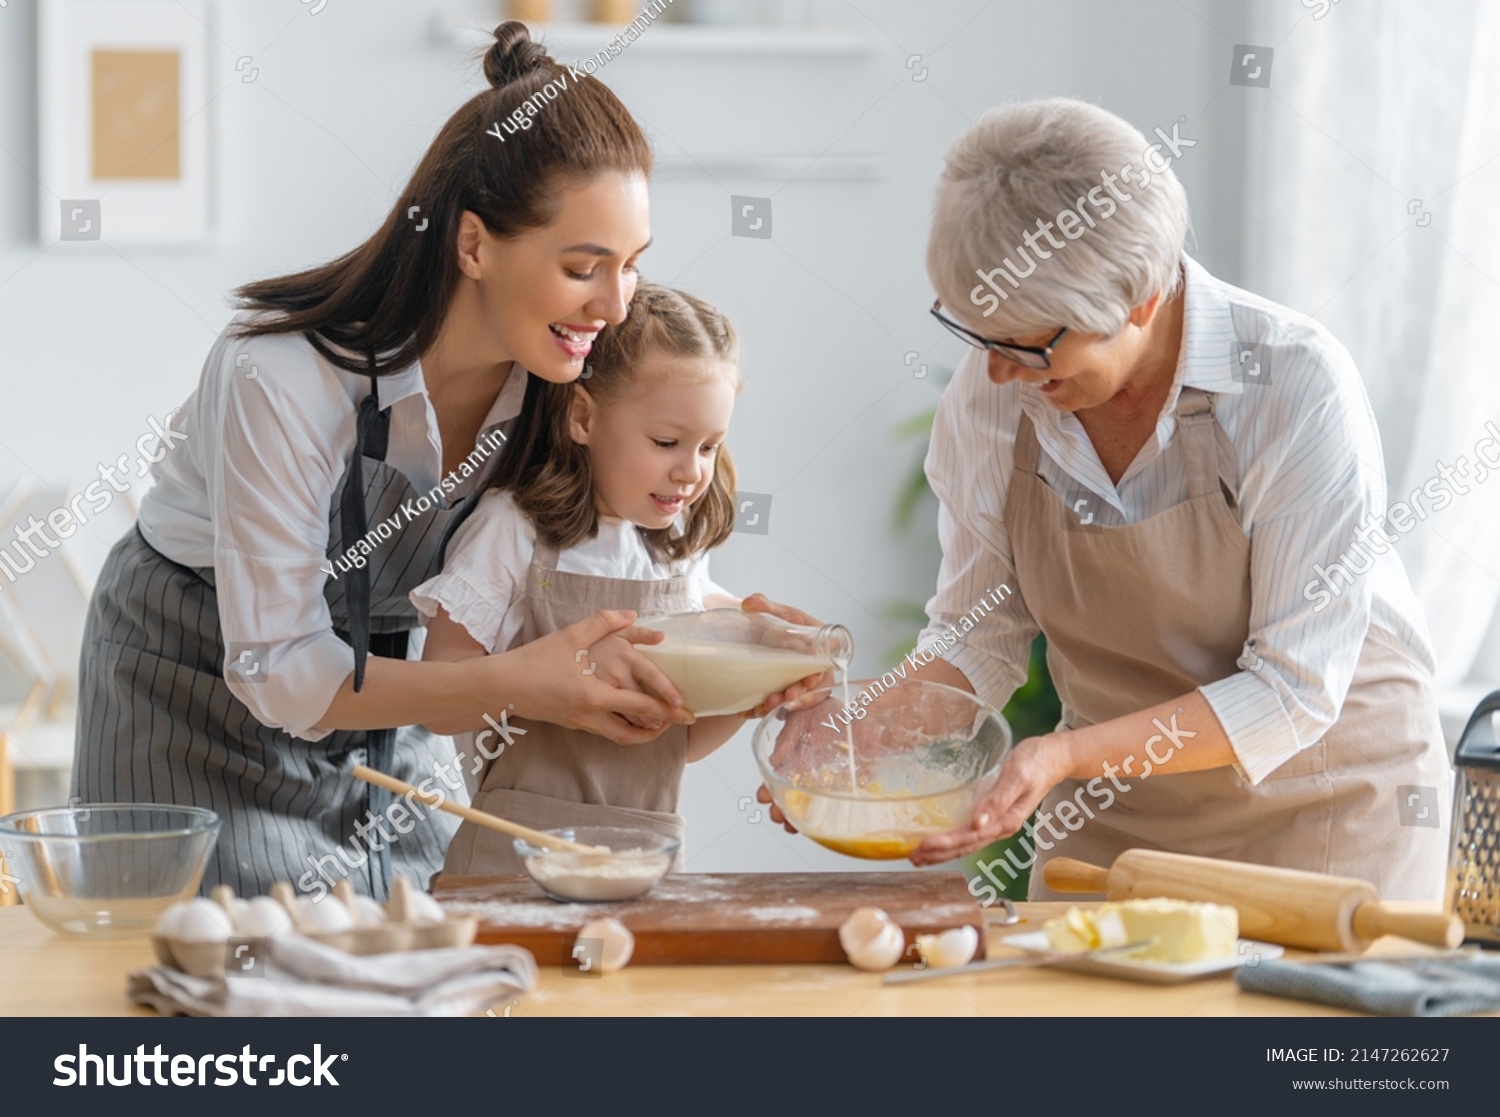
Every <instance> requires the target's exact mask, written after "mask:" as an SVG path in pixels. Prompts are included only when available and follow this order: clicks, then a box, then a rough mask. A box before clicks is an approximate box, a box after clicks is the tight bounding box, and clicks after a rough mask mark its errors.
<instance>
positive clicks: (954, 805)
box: [754, 676, 1011, 861]
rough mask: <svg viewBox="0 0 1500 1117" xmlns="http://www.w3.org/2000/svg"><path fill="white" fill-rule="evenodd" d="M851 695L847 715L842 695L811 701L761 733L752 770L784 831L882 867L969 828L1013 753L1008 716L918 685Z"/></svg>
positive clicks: (782, 709)
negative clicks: (787, 827) (933, 839)
mask: <svg viewBox="0 0 1500 1117" xmlns="http://www.w3.org/2000/svg"><path fill="white" fill-rule="evenodd" d="M887 677H889V676H887ZM848 693H849V701H848V704H847V705H846V703H845V698H844V694H843V691H842V688H836V689H834V690H832V691H829V690H817V691H813V692H811V693H810V694H807V695H804V696H803V697H802V698H801V699H798V700H797V701H795V702H790V703H784V704H783V705H780V706H778V707H776V709H774V710H772V711H771V712H770V714H768V715H767V716H766V717H765V718H763V719H762V720H761V722H760V724H759V725H758V726H757V727H756V730H755V745H754V747H755V761H756V763H757V764H758V765H759V766H760V771H761V776H762V778H763V779H764V780H765V783H766V787H767V788H769V789H770V792H771V798H772V799H773V800H774V801H775V803H776V805H777V806H778V807H780V808H781V811H782V813H783V814H785V815H786V817H787V821H788V822H790V823H791V824H792V825H793V826H795V827H796V828H797V829H798V830H799V831H801V832H802V833H803V834H805V835H807V836H808V837H809V838H811V839H812V840H813V841H815V842H818V843H819V844H820V845H824V846H827V847H828V848H829V849H832V850H836V851H838V852H839V853H845V854H848V855H849V856H851V857H863V858H866V859H868V860H875V861H891V860H896V859H897V858H902V857H906V856H908V855H909V854H910V853H911V852H912V850H914V849H916V848H917V847H918V846H919V845H921V844H922V840H923V839H924V838H926V837H927V836H928V835H930V834H941V833H943V832H945V831H948V830H953V829H956V828H957V827H960V826H967V825H968V823H969V822H970V820H971V819H972V818H973V814H974V807H975V805H976V804H977V803H978V802H979V800H980V799H982V798H983V797H984V796H985V795H986V794H987V793H988V792H989V790H990V789H991V788H992V787H994V785H995V781H996V779H998V778H999V774H1000V764H1001V762H1002V761H1003V760H1004V759H1005V755H1006V753H1008V752H1009V751H1010V747H1011V733H1010V726H1009V725H1007V724H1006V722H1005V719H1004V718H1003V717H1001V716H1000V712H999V711H998V710H996V709H995V708H994V707H993V706H990V705H988V704H987V703H985V702H982V701H980V700H979V699H978V698H976V697H974V695H972V694H969V693H968V692H967V691H963V690H958V689H957V688H955V687H950V686H945V685H943V684H941V683H931V682H924V681H921V680H908V681H906V682H902V683H898V684H897V685H896V686H895V687H892V688H889V689H888V688H886V686H885V685H884V683H883V682H882V681H881V680H879V679H863V680H858V681H855V680H851V681H850V683H849V691H848ZM846 718H847V721H848V724H847V725H846V724H845V720H846ZM851 748H852V760H853V764H852V768H851Z"/></svg>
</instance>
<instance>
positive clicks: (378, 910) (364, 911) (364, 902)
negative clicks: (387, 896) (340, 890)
mask: <svg viewBox="0 0 1500 1117" xmlns="http://www.w3.org/2000/svg"><path fill="white" fill-rule="evenodd" d="M349 909H350V910H351V911H352V912H353V913H354V925H355V926H356V927H378V926H379V925H380V924H382V923H384V922H385V908H383V907H381V906H380V905H379V904H377V903H376V902H375V901H374V900H372V899H370V897H368V896H355V897H352V898H351V899H350V900H349Z"/></svg>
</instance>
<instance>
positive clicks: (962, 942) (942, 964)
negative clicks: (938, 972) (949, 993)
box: [917, 927, 979, 969]
mask: <svg viewBox="0 0 1500 1117" xmlns="http://www.w3.org/2000/svg"><path fill="white" fill-rule="evenodd" d="M917 949H918V950H919V951H921V954H922V957H923V959H925V960H926V962H927V964H928V965H929V966H931V967H933V968H934V969H947V968H948V967H949V966H963V965H967V964H968V963H969V961H971V960H972V959H973V957H974V952H975V951H976V950H978V949H979V932H978V931H977V930H975V929H974V928H973V927H950V928H949V929H948V930H946V931H944V932H943V933H942V934H940V935H918V936H917Z"/></svg>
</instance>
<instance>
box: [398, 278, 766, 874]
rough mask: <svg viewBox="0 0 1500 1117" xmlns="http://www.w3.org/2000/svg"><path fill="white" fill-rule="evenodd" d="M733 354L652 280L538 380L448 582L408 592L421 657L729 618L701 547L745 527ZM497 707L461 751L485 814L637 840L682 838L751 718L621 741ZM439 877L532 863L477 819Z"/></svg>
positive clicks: (732, 343) (624, 650)
mask: <svg viewBox="0 0 1500 1117" xmlns="http://www.w3.org/2000/svg"><path fill="white" fill-rule="evenodd" d="M738 352H739V343H738V339H737V337H736V335H735V332H734V330H733V328H732V327H731V326H730V324H729V321H728V320H727V319H726V318H725V317H724V316H723V315H722V314H720V313H719V312H718V311H717V310H715V309H714V308H713V307H711V306H709V305H708V304H707V303H704V302H702V301H701V300H699V299H695V298H693V297H692V296H691V295H687V294H684V293H683V292H680V291H676V290H672V289H670V288H667V287H661V286H657V285H655V284H651V283H644V282H643V283H641V284H640V285H639V287H638V289H637V291H636V294H635V298H634V300H633V301H632V302H631V305H630V310H629V313H628V315H627V317H626V319H625V321H624V322H622V323H621V324H620V325H618V326H613V327H609V328H606V329H605V330H604V331H603V332H602V333H600V334H599V336H598V338H597V339H596V340H595V342H594V346H593V349H592V350H591V351H590V354H589V357H588V362H589V363H588V366H587V368H586V369H585V371H584V374H583V377H582V378H581V379H580V380H579V381H578V382H577V383H576V384H552V383H548V382H547V381H544V380H540V379H537V378H532V379H531V380H530V382H529V383H528V385H527V388H526V401H525V403H524V405H523V408H522V412H521V415H520V418H519V419H518V420H517V424H516V428H515V430H514V431H513V433H512V437H511V439H510V444H509V445H508V446H507V447H506V449H505V454H504V457H503V458H502V460H501V463H500V466H499V469H498V470H497V472H496V474H495V477H494V480H493V481H492V482H491V486H492V487H491V489H490V491H488V492H486V493H485V495H484V496H483V497H481V498H480V500H479V502H478V506H477V507H476V508H475V510H474V512H473V514H472V516H470V518H469V519H468V520H467V521H466V522H465V523H464V524H463V526H462V527H460V528H459V529H458V531H457V532H456V533H455V534H454V536H453V539H452V540H451V541H450V543H449V546H448V550H447V554H446V556H445V561H444V566H443V571H442V573H441V574H439V575H438V576H437V577H435V578H431V579H429V580H428V581H426V582H423V583H422V584H421V585H420V586H418V587H417V588H416V589H415V590H413V591H412V593H411V598H412V601H413V602H414V603H415V604H416V606H417V608H418V610H419V611H420V612H421V613H422V614H423V616H424V617H426V618H428V633H427V642H426V645H425V649H424V652H423V658H424V659H441V660H455V659H463V658H467V657H470V656H478V655H487V654H490V653H493V652H501V651H507V650H509V649H511V648H514V647H517V646H519V645H521V644H526V643H529V642H531V641H532V640H536V639H538V638H540V637H542V636H546V635H548V634H549V633H552V632H554V631H556V630H558V629H560V628H564V627H566V626H567V625H570V624H573V623H575V622H576V621H579V620H582V619H583V618H585V617H587V616H589V615H590V614H592V613H595V612H596V611H598V610H600V609H634V610H636V612H637V613H638V614H639V615H641V616H647V615H651V614H662V613H679V612H684V611H688V610H697V609H704V608H709V607H712V606H716V605H737V604H738V603H739V602H738V601H737V599H735V598H733V597H731V596H729V595H727V594H725V593H724V592H723V591H722V590H720V589H719V588H718V587H717V586H715V585H714V584H713V583H712V582H710V581H709V579H708V560H707V557H706V552H707V551H708V550H709V549H711V548H713V547H717V546H718V545H719V544H721V543H723V542H724V540H725V539H727V538H728V537H729V533H730V531H731V530H732V529H733V524H734V488H735V478H734V467H733V465H732V463H731V462H730V459H729V453H728V451H727V450H726V449H725V448H724V446H723V442H724V437H725V435H726V433H727V432H728V429H729V419H730V415H731V413H732V412H733V409H734V400H735V396H736V395H737V394H738V392H739V388H740V379H739V372H738V369H737V368H736V361H737V359H738ZM578 658H579V664H578V669H579V670H580V671H583V672H586V673H587V672H592V671H599V672H601V673H604V674H605V677H610V676H614V679H615V682H616V685H622V684H624V685H628V684H625V680H626V679H628V678H630V677H634V678H635V679H636V682H637V684H638V685H641V686H642V687H643V689H651V685H650V684H651V679H650V669H649V666H648V667H647V668H645V669H643V668H641V666H640V664H641V662H643V661H641V660H640V658H639V653H635V652H633V649H631V648H630V646H629V645H628V644H627V643H626V641H624V640H623V639H622V638H621V637H619V636H612V637H610V638H609V639H608V641H606V643H605V645H603V646H600V645H596V646H595V648H594V649H593V650H592V651H590V650H587V649H580V650H579V656H578ZM632 663H634V664H635V666H634V667H633V668H632V667H631V666H630V664H632ZM505 703H506V699H505V696H503V695H497V696H496V710H495V711H494V712H493V713H492V714H491V715H489V716H487V717H486V721H488V722H489V723H490V725H491V726H494V727H496V728H495V729H492V730H490V731H484V732H481V733H480V734H478V735H477V737H476V736H475V735H472V734H470V735H466V736H464V737H460V738H459V739H458V740H459V752H460V757H461V760H462V762H463V765H464V770H465V773H466V774H469V775H472V776H473V777H475V779H474V780H473V781H472V782H473V783H476V784H477V785H478V791H477V792H476V793H475V796H474V805H475V806H476V807H478V808H479V809H480V810H485V811H489V812H490V813H492V814H497V815H500V816H501V817H503V818H508V819H510V820H512V821H514V822H519V823H522V824H524V825H527V826H532V827H536V828H548V827H559V826H632V827H638V828H644V829H648V830H652V831H656V832H660V833H665V834H670V835H672V836H674V837H677V838H679V839H680V838H681V837H682V832H683V822H682V818H681V816H679V815H678V814H677V813H676V812H677V796H678V789H679V787H680V785H681V782H682V770H683V765H684V763H685V762H686V761H688V760H697V759H699V758H701V757H704V756H707V755H708V754H709V753H710V752H712V751H713V750H714V749H716V748H718V747H719V746H720V745H721V744H723V743H724V742H725V741H726V740H728V739H729V738H730V737H731V736H733V735H734V733H735V731H736V730H737V729H738V728H739V727H740V726H742V725H743V724H744V720H743V719H742V718H740V717H737V716H727V717H712V718H700V719H698V721H697V722H696V723H695V724H693V725H690V726H684V725H672V726H669V727H668V728H667V729H666V731H665V732H663V733H662V734H661V735H660V736H659V737H657V738H656V739H655V740H652V741H648V742H646V743H645V744H639V745H630V746H621V745H617V744H614V743H613V742H611V741H608V740H606V739H605V738H603V737H599V736H595V735H593V734H590V733H586V732H583V731H581V730H572V729H565V728H562V727H561V726H556V725H551V724H547V723H542V722H535V721H522V720H520V719H511V718H508V717H505V715H504V714H503V713H502V712H501V711H502V710H504V709H505V708H506V707H505ZM497 715H498V716H497ZM648 728H655V726H650V727H648ZM480 742H486V743H484V744H481V743H480ZM443 871H444V872H445V873H456V874H476V875H489V874H496V873H518V872H520V871H521V866H520V863H519V862H518V860H517V859H516V857H515V854H514V852H513V851H512V848H511V843H510V839H509V838H507V837H505V836H504V835H501V834H497V833H495V832H493V831H490V830H486V829H482V828H480V827H477V826H474V825H473V824H472V823H467V822H466V823H464V824H463V825H462V826H461V827H460V828H459V831H458V833H457V835H456V836H455V837H454V840H453V843H452V845H451V846H450V847H449V849H448V856H447V861H446V863H445V864H444V867H443Z"/></svg>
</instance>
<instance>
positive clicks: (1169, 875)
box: [1042, 849, 1464, 952]
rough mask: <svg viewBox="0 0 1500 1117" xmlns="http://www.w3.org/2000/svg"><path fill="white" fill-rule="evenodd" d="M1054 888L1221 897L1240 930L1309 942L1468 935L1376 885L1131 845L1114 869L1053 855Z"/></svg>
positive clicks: (1451, 940)
mask: <svg viewBox="0 0 1500 1117" xmlns="http://www.w3.org/2000/svg"><path fill="white" fill-rule="evenodd" d="M1042 879H1043V880H1044V881H1045V882H1046V884H1047V887H1048V888H1051V889H1052V890H1053V891H1054V892H1103V893H1104V894H1105V895H1107V896H1108V897H1109V898H1110V899H1111V900H1139V899H1147V898H1149V897H1153V896H1165V897H1168V898H1170V899H1174V900H1197V901H1200V902H1207V903H1214V904H1224V905H1225V906H1226V907H1232V908H1235V909H1237V910H1238V911H1239V913H1240V934H1241V935H1243V936H1245V937H1246V938H1249V939H1259V940H1261V941H1262V942H1275V943H1281V944H1282V945H1283V946H1296V947H1301V948H1302V949H1304V950H1340V951H1350V952H1353V951H1361V950H1364V949H1365V948H1366V947H1367V946H1369V945H1370V943H1372V942H1374V941H1375V940H1376V939H1378V938H1379V937H1380V936H1381V935H1399V936H1400V937H1401V938H1404V939H1412V940H1414V941H1415V942H1420V943H1428V944H1430V945H1432V946H1441V947H1447V948H1449V949H1452V948H1453V947H1455V946H1457V945H1458V944H1459V943H1460V942H1461V941H1463V933H1464V928H1463V923H1462V921H1461V920H1459V918H1458V917H1457V916H1456V915H1429V914H1423V913H1417V912H1409V911H1402V910H1399V909H1397V908H1396V907H1395V906H1394V905H1392V904H1386V903H1382V902H1381V900H1380V896H1379V894H1378V893H1377V892H1376V891H1375V888H1374V886H1373V885H1371V884H1369V883H1368V882H1367V881H1363V880H1355V879H1353V878H1351V877H1331V876H1324V875H1323V874H1321V873H1307V872H1302V871H1301V870H1298V869H1277V868H1272V867H1271V866H1269V865H1249V864H1245V863H1244V862H1241V861H1219V860H1216V859H1215V858H1211V857H1189V856H1187V855H1186V854H1181V853H1158V852H1155V851H1153V850H1147V849H1128V850H1126V851H1125V852H1124V853H1122V854H1120V856H1119V857H1117V858H1115V863H1114V865H1113V866H1111V867H1110V868H1109V869H1101V868H1099V867H1098V866H1095V865H1087V864H1085V863H1084V862H1082V861H1074V860H1073V859H1072V858H1069V857H1055V858H1053V859H1052V860H1051V861H1048V862H1047V864H1046V866H1045V867H1044V868H1043V870H1042Z"/></svg>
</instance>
